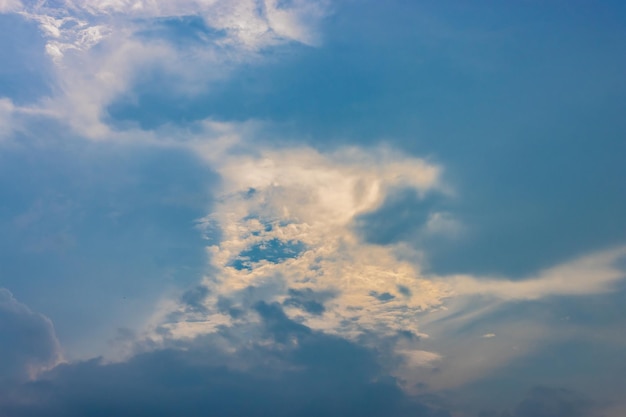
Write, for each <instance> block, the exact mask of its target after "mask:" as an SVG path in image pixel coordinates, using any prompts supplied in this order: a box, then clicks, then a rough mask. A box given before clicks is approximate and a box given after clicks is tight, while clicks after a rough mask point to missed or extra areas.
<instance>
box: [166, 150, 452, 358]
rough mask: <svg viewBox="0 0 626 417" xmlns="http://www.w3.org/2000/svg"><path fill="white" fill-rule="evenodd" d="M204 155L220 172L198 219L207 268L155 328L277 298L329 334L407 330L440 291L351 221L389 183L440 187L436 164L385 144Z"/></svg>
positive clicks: (218, 321) (196, 325)
mask: <svg viewBox="0 0 626 417" xmlns="http://www.w3.org/2000/svg"><path fill="white" fill-rule="evenodd" d="M201 152H203V151H202V150H201ZM205 155H206V157H207V158H208V159H209V160H210V161H211V163H212V164H213V166H214V167H215V169H216V170H217V171H218V173H219V174H221V176H222V190H221V192H220V193H219V195H218V197H217V201H218V203H217V204H216V206H215V207H214V208H213V210H212V212H211V214H209V215H208V216H207V217H205V218H204V219H203V220H202V221H201V223H200V226H201V227H202V228H203V229H204V230H205V233H207V238H214V236H212V235H213V234H214V233H215V231H216V230H218V231H219V233H218V234H219V242H218V243H217V244H215V245H211V246H209V247H208V251H209V253H210V255H211V270H212V271H213V272H212V273H211V275H210V276H208V277H206V278H205V279H204V281H203V283H202V284H203V285H204V286H205V287H206V288H207V289H208V290H207V296H206V297H205V298H203V309H202V311H199V310H198V309H197V307H196V308H195V309H192V310H191V311H190V310H189V309H188V308H187V305H186V304H185V303H183V305H181V306H178V307H175V308H174V309H173V310H174V312H176V314H175V317H176V320H174V322H171V323H168V324H166V325H165V327H166V328H167V329H168V331H169V332H170V333H171V334H172V335H174V336H175V337H194V336H196V335H197V334H202V333H210V332H215V331H216V330H217V329H218V328H219V327H220V326H232V325H234V324H236V323H239V322H241V321H248V320H252V321H254V317H246V316H245V315H243V314H236V313H233V312H237V311H246V310H247V309H248V308H249V306H250V305H252V304H254V303H256V302H258V301H265V302H278V303H281V304H283V305H284V308H285V311H286V314H287V315H288V316H289V317H290V318H291V319H294V320H297V321H298V322H301V323H303V324H304V325H306V326H308V327H311V328H313V329H315V330H320V331H325V332H327V333H329V334H336V335H337V334H341V335H342V336H344V337H348V338H356V337H358V336H359V335H362V334H365V333H370V332H373V333H375V334H377V335H379V336H393V335H395V334H396V333H398V332H400V331H403V332H408V333H411V334H413V335H418V334H419V330H418V328H417V323H416V320H415V314H416V313H418V312H422V311H427V310H429V309H433V308H436V307H438V306H440V305H441V303H442V300H443V298H445V297H446V296H447V294H448V292H447V286H446V285H445V284H443V283H436V282H433V281H431V280H428V279H425V278H424V277H422V276H421V274H420V271H419V268H418V267H417V266H416V265H415V264H411V263H409V262H407V261H403V260H401V259H399V257H398V256H397V254H396V253H395V252H394V249H393V248H387V247H382V246H378V245H373V244H367V243H364V242H362V241H361V240H360V239H359V238H358V236H357V234H356V232H355V231H354V230H353V229H354V228H353V222H354V220H355V218H356V217H357V216H359V215H360V214H361V213H364V212H367V211H370V210H372V209H374V208H376V207H378V206H379V205H380V204H381V203H382V201H384V199H385V196H386V194H387V193H389V192H390V191H391V190H392V189H394V188H395V187H409V188H412V189H414V190H415V191H416V192H417V193H419V194H420V195H427V194H429V193H445V192H447V191H446V187H445V186H444V185H443V183H442V182H441V178H440V176H441V168H440V167H439V166H437V165H435V164H433V163H430V162H428V161H426V160H423V159H419V158H411V157H407V156H402V155H400V154H396V153H394V152H392V151H391V150H389V149H385V148H378V149H373V150H371V151H369V152H368V151H365V150H363V149H360V148H347V149H342V150H338V151H336V152H333V153H327V154H322V153H319V152H317V151H315V150H313V149H309V148H296V149H281V150H269V149H268V150H266V151H260V152H258V153H256V152H255V153H253V154H249V153H246V154H237V153H236V152H234V151H232V150H230V151H226V152H225V153H220V152H219V151H217V150H216V148H215V147H212V148H211V151H205ZM171 313H172V312H171V311H169V312H167V314H171ZM167 314H166V315H167ZM181 314H182V315H183V316H184V317H185V318H183V319H181ZM413 356H414V355H408V356H407V357H413ZM422 356H423V355H422ZM435 356H436V355H435ZM435 356H433V357H435ZM414 362H415V363H418V364H423V363H425V361H424V360H423V358H422V359H420V360H418V361H414ZM426 362H428V361H426Z"/></svg>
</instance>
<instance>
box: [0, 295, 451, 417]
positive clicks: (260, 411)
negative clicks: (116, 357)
mask: <svg viewBox="0 0 626 417" xmlns="http://www.w3.org/2000/svg"><path fill="white" fill-rule="evenodd" d="M255 309H256V311H257V312H258V314H259V316H260V317H261V319H262V327H264V328H265V331H266V335H267V336H268V339H266V340H268V341H272V343H259V344H256V343H253V344H248V345H247V346H245V347H243V348H241V349H240V350H239V351H238V353H236V354H235V355H227V356H225V355H224V354H223V353H220V351H218V350H216V349H215V348H213V347H212V346H213V343H212V340H211V337H204V338H199V339H197V340H195V341H194V342H191V343H187V344H185V345H184V349H175V348H167V349H161V350H156V351H152V352H148V353H143V354H139V355H136V356H134V357H133V358H131V359H130V360H128V361H127V362H123V363H113V364H105V363H103V362H101V361H100V360H97V359H95V360H91V361H86V362H81V363H75V364H66V365H61V366H58V367H57V368H55V369H54V370H52V371H50V372H49V373H47V374H46V375H45V376H44V377H42V378H41V379H40V380H38V381H36V382H30V383H27V384H23V385H20V386H16V387H14V388H13V389H11V390H9V391H5V392H3V393H2V394H0V414H2V415H3V416H6V417H26V416H34V415H38V416H42V417H56V416H64V417H79V416H80V417H92V416H98V417H109V416H110V417H113V416H116V417H125V416H128V417H141V416H151V417H153V416H154V417H165V416H168V417H169V416H171V417H174V416H177V417H191V416H205V417H209V416H215V417H218V416H219V417H222V416H224V417H225V416H232V417H235V416H247V417H265V416H268V417H269V416H273V417H287V416H303V417H308V416H310V417H314V416H331V417H332V416H337V417H339V416H352V415H354V416H364V417H367V416H381V417H383V416H384V417H394V416H407V415H411V416H414V417H420V416H422V417H426V416H428V417H449V416H450V414H449V413H448V412H447V411H445V410H437V409H434V408H432V407H430V406H427V405H425V404H423V403H420V402H419V401H416V400H414V399H411V398H409V397H407V396H406V395H405V394H404V393H403V391H402V390H401V389H400V388H399V387H398V385H397V382H396V380H395V379H393V378H391V377H389V376H388V375H386V374H385V372H384V371H383V369H382V368H381V367H380V366H379V365H378V363H377V358H376V352H374V351H371V350H368V349H366V348H363V347H360V346H358V345H356V344H354V343H352V342H349V341H347V340H345V339H341V338H338V337H334V336H329V335H325V334H322V333H319V332H315V331H313V330H311V329H309V328H307V327H305V326H303V325H300V324H298V323H295V322H293V321H291V320H289V319H288V318H287V317H286V315H285V314H284V313H283V312H282V310H281V308H280V306H279V305H277V304H264V303H259V304H257V306H256V307H255ZM233 364H234V365H235V366H230V365H233Z"/></svg>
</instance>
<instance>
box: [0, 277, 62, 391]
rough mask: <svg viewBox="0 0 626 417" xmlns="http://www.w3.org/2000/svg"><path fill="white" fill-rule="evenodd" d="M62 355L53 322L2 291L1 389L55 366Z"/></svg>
mask: <svg viewBox="0 0 626 417" xmlns="http://www.w3.org/2000/svg"><path fill="white" fill-rule="evenodd" d="M59 354H60V352H59V345H58V342H57V339H56V336H55V334H54V328H53V326H52V322H51V321H50V320H49V319H48V318H46V317H45V316H43V315H41V314H38V313H35V312H33V311H32V310H30V309H29V308H28V307H27V306H25V305H24V304H22V303H20V302H19V301H17V300H16V299H15V298H14V297H13V295H12V294H11V293H10V292H9V291H8V290H6V289H4V288H0V389H1V388H2V387H3V386H4V385H5V384H10V383H15V382H16V381H18V382H22V381H24V380H26V379H28V378H29V377H30V376H32V375H31V373H36V372H37V371H40V370H42V369H43V368H45V367H48V366H52V365H54V364H55V362H56V361H57V360H58V359H59Z"/></svg>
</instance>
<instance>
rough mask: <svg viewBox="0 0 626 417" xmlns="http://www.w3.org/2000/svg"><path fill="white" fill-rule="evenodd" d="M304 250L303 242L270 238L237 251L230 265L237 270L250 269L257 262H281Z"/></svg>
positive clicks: (294, 256) (296, 255)
mask: <svg viewBox="0 0 626 417" xmlns="http://www.w3.org/2000/svg"><path fill="white" fill-rule="evenodd" d="M305 250H306V245H305V244H304V243H303V242H300V241H285V240H281V239H278V238H272V239H269V240H264V241H262V242H259V243H257V244H254V245H252V246H251V247H249V248H248V249H246V250H244V251H242V252H241V253H239V255H238V256H237V258H236V259H235V260H233V261H232V262H231V263H230V266H232V267H233V268H235V269H237V270H243V269H247V270H252V269H253V268H254V265H255V264H258V263H259V262H262V261H267V262H270V263H274V264H278V263H282V262H285V261H286V260H288V259H293V258H297V257H298V256H299V255H300V254H301V253H302V252H304V251H305Z"/></svg>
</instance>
